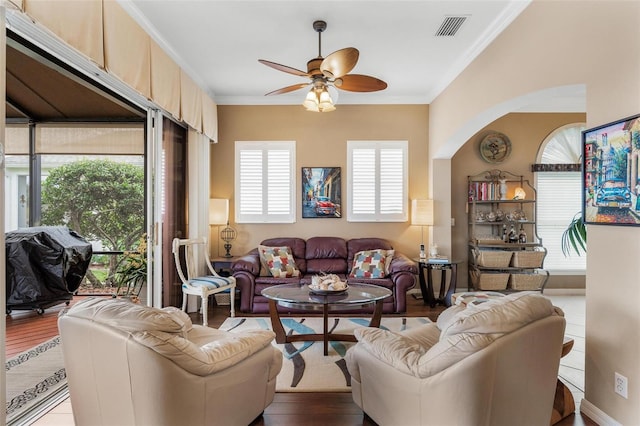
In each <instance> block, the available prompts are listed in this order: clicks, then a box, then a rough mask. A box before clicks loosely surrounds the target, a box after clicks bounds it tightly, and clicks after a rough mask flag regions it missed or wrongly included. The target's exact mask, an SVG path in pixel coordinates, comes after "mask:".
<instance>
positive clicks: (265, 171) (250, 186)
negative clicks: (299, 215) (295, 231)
mask: <svg viewBox="0 0 640 426" xmlns="http://www.w3.org/2000/svg"><path fill="white" fill-rule="evenodd" d="M235 148H236V155H235V158H236V179H235V185H236V186H235V193H236V198H235V207H236V208H235V219H236V223H293V222H295V216H296V215H295V204H294V200H295V197H294V195H293V191H294V189H295V180H294V176H295V174H294V164H295V142H244V141H242V142H236V145H235Z"/></svg>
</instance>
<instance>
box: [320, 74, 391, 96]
mask: <svg viewBox="0 0 640 426" xmlns="http://www.w3.org/2000/svg"><path fill="white" fill-rule="evenodd" d="M339 80H342V83H341V84H339ZM333 84H334V85H335V86H336V87H337V88H338V89H340V90H347V91H349V92H377V91H378V90H384V89H386V88H387V83H385V82H384V81H382V80H380V79H378V78H375V77H371V76H368V75H362V74H348V75H345V76H344V77H341V78H340V79H336V81H334V83H333Z"/></svg>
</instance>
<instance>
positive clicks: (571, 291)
mask: <svg viewBox="0 0 640 426" xmlns="http://www.w3.org/2000/svg"><path fill="white" fill-rule="evenodd" d="M586 293H587V292H586V290H585V289H584V288H545V289H544V291H543V292H542V294H544V295H547V296H584V295H586Z"/></svg>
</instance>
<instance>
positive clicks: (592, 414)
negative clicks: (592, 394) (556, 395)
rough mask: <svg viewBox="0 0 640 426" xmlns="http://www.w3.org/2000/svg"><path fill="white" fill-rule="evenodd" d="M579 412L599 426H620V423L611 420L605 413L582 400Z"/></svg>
mask: <svg viewBox="0 0 640 426" xmlns="http://www.w3.org/2000/svg"><path fill="white" fill-rule="evenodd" d="M580 412H581V413H582V414H584V415H585V416H587V417H589V418H590V419H591V420H593V421H594V422H596V423H597V424H598V425H600V426H622V423H619V422H617V421H616V420H614V419H612V418H611V417H609V416H608V415H607V413H605V412H604V411H602V410H601V409H599V408H598V407H596V406H595V405H593V404H592V403H590V402H589V401H587V400H586V399H584V398H583V399H582V401H580Z"/></svg>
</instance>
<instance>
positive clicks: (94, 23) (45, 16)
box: [12, 0, 104, 68]
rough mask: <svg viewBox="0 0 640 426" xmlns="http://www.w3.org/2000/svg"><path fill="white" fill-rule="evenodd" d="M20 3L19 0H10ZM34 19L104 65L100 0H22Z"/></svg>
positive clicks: (100, 65)
mask: <svg viewBox="0 0 640 426" xmlns="http://www.w3.org/2000/svg"><path fill="white" fill-rule="evenodd" d="M12 1H13V3H19V0H12ZM23 2H24V9H23V10H24V11H25V12H26V13H27V14H28V15H29V16H30V17H31V18H32V19H33V20H35V21H36V22H38V23H40V24H42V25H44V26H45V27H47V28H48V29H49V30H51V31H52V32H53V33H54V34H56V35H57V36H58V37H60V38H61V39H62V40H64V41H65V42H66V43H67V44H69V45H71V46H72V47H74V48H75V49H77V50H78V51H79V52H81V53H83V54H84V55H86V56H87V57H88V58H89V59H91V60H92V61H93V62H95V63H96V64H97V65H98V66H99V67H100V68H104V51H103V48H102V38H103V35H102V0H82V1H77V0H23Z"/></svg>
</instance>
